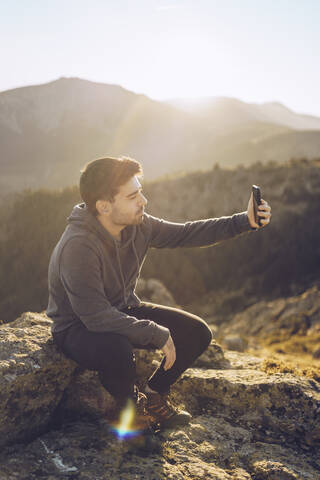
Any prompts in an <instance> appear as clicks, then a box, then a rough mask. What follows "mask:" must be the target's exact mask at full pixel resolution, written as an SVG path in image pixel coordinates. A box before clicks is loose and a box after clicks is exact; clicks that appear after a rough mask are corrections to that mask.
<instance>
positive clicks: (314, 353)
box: [312, 348, 320, 358]
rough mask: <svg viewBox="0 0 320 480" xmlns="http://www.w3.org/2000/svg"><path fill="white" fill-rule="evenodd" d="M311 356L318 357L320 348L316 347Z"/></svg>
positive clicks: (319, 356)
mask: <svg viewBox="0 0 320 480" xmlns="http://www.w3.org/2000/svg"><path fill="white" fill-rule="evenodd" d="M312 356H313V358H320V348H316V349H315V351H314V352H313V354H312Z"/></svg>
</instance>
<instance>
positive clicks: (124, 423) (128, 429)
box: [112, 398, 142, 440]
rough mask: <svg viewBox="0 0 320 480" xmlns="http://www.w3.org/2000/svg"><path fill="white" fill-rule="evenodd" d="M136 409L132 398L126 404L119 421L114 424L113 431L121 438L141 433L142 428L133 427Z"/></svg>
mask: <svg viewBox="0 0 320 480" xmlns="http://www.w3.org/2000/svg"><path fill="white" fill-rule="evenodd" d="M135 414H136V409H135V405H134V402H133V400H132V399H130V398H129V399H128V401H127V404H126V406H125V407H124V408H123V410H122V411H121V413H120V419H119V423H118V424H116V425H114V426H112V431H113V432H114V433H115V434H116V435H117V437H118V439H119V440H123V439H125V438H132V437H135V436H137V435H139V434H140V433H141V431H142V430H141V429H135V428H133V425H134V420H135Z"/></svg>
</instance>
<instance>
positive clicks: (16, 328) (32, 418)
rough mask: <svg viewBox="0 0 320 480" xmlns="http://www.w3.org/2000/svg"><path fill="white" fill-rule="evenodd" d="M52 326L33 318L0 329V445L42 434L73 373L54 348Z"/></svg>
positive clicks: (28, 315) (34, 315)
mask: <svg viewBox="0 0 320 480" xmlns="http://www.w3.org/2000/svg"><path fill="white" fill-rule="evenodd" d="M50 325H51V320H49V319H48V318H47V317H46V316H45V315H42V314H37V313H31V312H27V313H24V314H23V315H22V316H21V317H19V318H18V319H16V320H15V321H14V322H11V323H8V324H4V325H0V372H1V374H0V445H4V444H5V443H11V442H14V441H22V440H26V439H30V438H32V437H34V436H36V435H39V434H40V433H41V432H43V431H45V429H46V428H47V426H48V424H49V422H50V419H51V416H52V414H53V412H54V410H55V408H56V407H57V405H58V404H59V402H60V400H61V398H62V394H63V392H64V390H65V389H66V387H67V386H68V385H69V383H70V380H71V378H72V375H73V373H74V371H75V369H76V364H75V363H74V362H72V361H71V360H68V359H67V358H66V357H65V356H64V355H62V354H61V353H59V352H58V350H57V349H56V347H55V345H54V344H53V341H52V337H51V334H50Z"/></svg>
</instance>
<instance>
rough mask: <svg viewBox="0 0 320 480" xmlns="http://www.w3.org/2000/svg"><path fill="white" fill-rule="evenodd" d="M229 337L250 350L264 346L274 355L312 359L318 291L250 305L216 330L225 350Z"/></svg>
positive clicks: (317, 339)
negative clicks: (245, 344)
mask: <svg viewBox="0 0 320 480" xmlns="http://www.w3.org/2000/svg"><path fill="white" fill-rule="evenodd" d="M230 336H240V337H241V338H242V340H244V341H247V342H248V346H249V348H257V346H266V347H270V348H271V349H272V350H274V351H276V352H281V353H291V354H294V355H296V354H297V353H301V354H305V353H308V354H309V355H310V357H311V356H312V354H314V353H313V352H314V351H316V349H317V348H319V345H320V292H319V287H318V286H317V285H315V286H313V287H312V288H310V289H308V290H306V291H305V292H303V293H302V294H300V295H297V296H293V297H289V298H279V299H276V300H273V301H260V302H257V303H255V304H254V305H251V306H250V307H248V308H246V309H245V310H243V311H242V312H239V313H237V314H236V315H234V316H233V318H232V320H231V321H230V322H227V323H225V324H222V325H221V326H220V327H219V330H218V332H217V339H218V341H219V342H220V343H221V344H222V345H225V346H226V347H227V348H231V347H230V346H229V344H230ZM231 343H232V342H231ZM314 358H316V356H315V355H314Z"/></svg>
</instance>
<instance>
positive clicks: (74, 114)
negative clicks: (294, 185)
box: [0, 78, 320, 200]
mask: <svg viewBox="0 0 320 480" xmlns="http://www.w3.org/2000/svg"><path fill="white" fill-rule="evenodd" d="M319 125H320V119H317V118H316V117H309V116H306V115H299V114H297V113H295V112H292V111H290V110H289V109H287V108H286V107H285V106H283V105H279V104H276V103H272V104H266V105H263V106H261V105H260V106H259V105H254V104H246V103H245V102H241V101H240V100H237V99H225V98H220V99H219V98H218V99H216V101H215V102H212V101H210V100H208V101H205V100H204V105H203V108H202V110H201V111H200V112H199V111H198V110H194V109H193V110H189V111H183V110H181V108H178V107H177V106H176V105H170V104H168V103H166V102H157V101H154V100H151V99H150V98H148V97H146V96H145V95H138V94H136V93H133V92H130V91H128V90H125V89H124V88H122V87H120V86H118V85H108V84H102V83H94V82H89V81H86V80H82V79H79V78H60V79H58V80H55V81H53V82H50V83H47V84H43V85H34V86H29V87H22V88H16V89H14V90H8V91H5V92H1V93H0V142H1V156H0V168H1V178H0V192H1V193H0V200H1V198H2V199H3V198H4V196H5V194H7V193H10V192H12V191H21V190H22V189H24V188H28V187H30V188H47V189H56V188H64V187H67V186H71V185H74V184H75V183H77V180H78V176H79V171H80V169H81V168H82V167H83V165H84V164H85V163H87V162H88V161H89V160H92V159H93V158H97V157H100V156H105V155H115V156H119V155H129V156H131V157H135V158H137V159H138V160H139V161H141V162H142V163H143V166H144V171H145V175H146V178H148V179H150V180H151V179H156V178H159V177H161V176H164V175H166V174H179V173H181V172H191V171H195V170H207V169H210V168H212V166H213V165H214V164H215V163H219V164H220V165H221V166H230V165H239V164H243V165H245V166H247V165H250V164H252V163H254V162H257V161H261V162H266V161H269V160H274V161H279V162H283V161H288V160H289V159H290V158H294V157H296V158H298V157H306V158H316V157H318V156H319V155H320V148H319V143H320V140H319V138H320V126H319Z"/></svg>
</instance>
